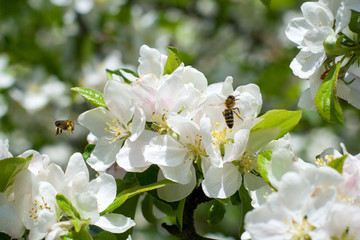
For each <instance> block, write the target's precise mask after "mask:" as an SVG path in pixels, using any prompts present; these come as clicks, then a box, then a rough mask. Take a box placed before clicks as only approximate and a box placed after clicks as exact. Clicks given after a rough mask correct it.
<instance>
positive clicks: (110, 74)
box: [106, 68, 139, 84]
mask: <svg viewBox="0 0 360 240" xmlns="http://www.w3.org/2000/svg"><path fill="white" fill-rule="evenodd" d="M122 72H126V73H128V74H131V75H133V76H134V77H136V78H138V77H139V76H138V75H137V74H136V73H135V72H133V71H131V70H129V69H125V68H120V69H117V70H109V69H106V74H107V78H108V80H113V79H114V77H113V75H116V76H119V77H121V78H122V79H124V81H125V82H126V83H127V84H131V83H132V81H130V80H129V79H128V78H127V77H126V76H125V75H124V74H123V73H122Z"/></svg>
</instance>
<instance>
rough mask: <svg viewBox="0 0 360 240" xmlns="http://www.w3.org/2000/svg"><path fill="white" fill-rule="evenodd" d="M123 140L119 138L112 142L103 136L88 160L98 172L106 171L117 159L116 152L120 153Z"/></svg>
mask: <svg viewBox="0 0 360 240" xmlns="http://www.w3.org/2000/svg"><path fill="white" fill-rule="evenodd" d="M123 142H124V140H123V139H119V140H117V141H115V142H111V143H110V142H109V140H108V139H106V138H101V139H100V140H99V141H98V143H97V144H96V146H95V149H94V151H93V152H92V153H91V155H90V158H88V159H87V161H86V162H87V163H88V164H89V165H90V167H91V168H93V169H95V170H96V171H98V172H102V171H105V170H106V169H108V168H109V167H110V166H111V165H113V164H114V162H115V161H116V154H118V153H119V151H120V149H121V146H122V144H123Z"/></svg>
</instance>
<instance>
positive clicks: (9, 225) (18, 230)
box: [0, 202, 25, 238]
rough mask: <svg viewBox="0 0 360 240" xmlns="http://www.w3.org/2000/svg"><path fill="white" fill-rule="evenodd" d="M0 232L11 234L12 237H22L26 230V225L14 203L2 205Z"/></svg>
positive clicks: (0, 209) (0, 208)
mask: <svg viewBox="0 0 360 240" xmlns="http://www.w3.org/2000/svg"><path fill="white" fill-rule="evenodd" d="M0 216H2V217H1V218H0V232H4V233H6V234H8V235H10V236H11V237H12V238H20V237H21V236H22V235H23V234H24V232H25V227H24V225H23V223H22V222H21V220H20V218H19V217H18V213H17V211H16V208H15V205H14V204H13V203H10V202H9V203H6V204H3V205H1V206H0Z"/></svg>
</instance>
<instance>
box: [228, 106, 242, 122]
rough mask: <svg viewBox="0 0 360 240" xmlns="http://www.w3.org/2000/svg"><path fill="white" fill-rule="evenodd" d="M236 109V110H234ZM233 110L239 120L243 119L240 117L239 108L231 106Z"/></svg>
mask: <svg viewBox="0 0 360 240" xmlns="http://www.w3.org/2000/svg"><path fill="white" fill-rule="evenodd" d="M235 110H237V112H236V111H235ZM233 112H234V113H235V114H236V116H238V118H240V120H241V121H244V120H243V119H242V118H241V117H240V109H239V108H237V107H235V108H233ZM223 114H224V113H223Z"/></svg>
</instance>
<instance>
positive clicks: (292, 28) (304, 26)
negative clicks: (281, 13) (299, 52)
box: [285, 18, 312, 45]
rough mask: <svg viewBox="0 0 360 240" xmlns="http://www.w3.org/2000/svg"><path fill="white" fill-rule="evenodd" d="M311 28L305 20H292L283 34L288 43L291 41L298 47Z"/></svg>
mask: <svg viewBox="0 0 360 240" xmlns="http://www.w3.org/2000/svg"><path fill="white" fill-rule="evenodd" d="M311 28H312V26H311V25H310V24H309V23H308V22H307V21H306V20H305V18H294V19H293V20H291V21H290V23H289V25H288V26H287V28H286V31H285V34H286V36H287V38H288V39H290V41H293V42H294V43H296V44H298V45H303V44H302V42H303V39H304V36H305V34H306V32H307V31H309V30H310V29H311Z"/></svg>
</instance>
